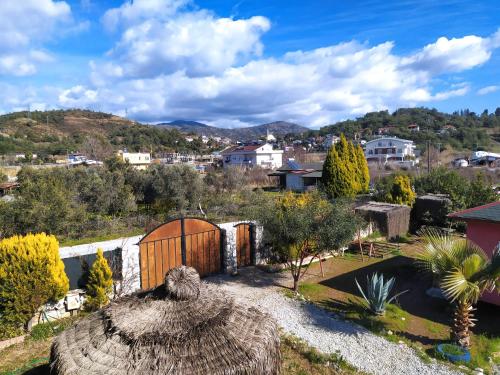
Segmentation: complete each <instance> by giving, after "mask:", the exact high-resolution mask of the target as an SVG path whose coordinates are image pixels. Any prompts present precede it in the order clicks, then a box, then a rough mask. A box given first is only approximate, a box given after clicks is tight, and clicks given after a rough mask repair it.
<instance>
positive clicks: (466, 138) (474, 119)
mask: <svg viewBox="0 0 500 375" xmlns="http://www.w3.org/2000/svg"><path fill="white" fill-rule="evenodd" d="M410 125H418V126H419V131H412V130H411V129H410V128H409V126H410ZM379 131H382V132H383V134H384V135H388V136H397V137H399V138H405V139H411V140H413V141H414V142H416V144H417V145H419V146H421V147H423V146H425V145H426V144H427V142H430V143H431V144H432V145H435V147H438V145H441V146H446V145H449V146H451V147H453V148H454V149H456V150H461V149H465V150H490V151H495V152H498V151H499V150H500V143H499V142H500V108H497V109H496V111H495V112H493V113H488V111H484V112H483V113H481V114H476V113H474V112H472V111H469V110H467V109H464V110H461V111H456V112H453V113H451V114H449V113H444V112H440V111H438V110H436V109H429V108H400V109H398V110H396V111H394V112H392V113H390V112H389V111H379V112H370V113H367V114H365V115H364V116H362V117H359V118H357V119H355V120H346V121H341V122H337V123H335V124H332V125H328V126H324V127H322V128H321V129H320V130H319V135H326V134H336V135H339V134H340V133H344V134H345V135H346V136H347V137H348V138H354V137H355V136H361V137H363V138H365V139H371V138H373V137H375V136H377V135H378V133H379Z"/></svg>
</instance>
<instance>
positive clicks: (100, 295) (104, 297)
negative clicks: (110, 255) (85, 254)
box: [86, 249, 113, 310]
mask: <svg viewBox="0 0 500 375" xmlns="http://www.w3.org/2000/svg"><path fill="white" fill-rule="evenodd" d="M112 287H113V273H112V272H111V268H109V265H108V261H107V260H106V258H104V255H103V252H102V249H98V250H97V258H96V260H95V261H94V263H93V264H92V267H90V271H89V282H88V284H87V301H86V307H87V309H89V310H97V309H100V308H101V307H103V306H104V305H107V304H108V302H109V297H108V295H109V293H111V291H112Z"/></svg>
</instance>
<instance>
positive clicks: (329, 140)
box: [323, 134, 340, 149]
mask: <svg viewBox="0 0 500 375" xmlns="http://www.w3.org/2000/svg"><path fill="white" fill-rule="evenodd" d="M339 141H340V137H337V136H336V135H333V134H328V135H327V136H326V138H325V141H324V142H323V147H324V148H326V149H329V148H330V147H332V146H333V145H334V144H335V143H337V142H339Z"/></svg>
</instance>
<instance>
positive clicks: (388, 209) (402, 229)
mask: <svg viewBox="0 0 500 375" xmlns="http://www.w3.org/2000/svg"><path fill="white" fill-rule="evenodd" d="M355 211H356V213H358V214H359V215H361V216H362V217H363V218H364V219H365V220H366V221H368V222H371V223H373V224H374V225H375V227H376V228H377V229H378V230H379V231H380V232H381V233H382V234H383V235H385V236H387V238H395V237H398V236H403V235H406V233H408V229H409V225H410V207H408V206H405V205H399V204H390V203H383V202H368V203H366V204H364V205H362V206H359V207H357V208H356V209H355Z"/></svg>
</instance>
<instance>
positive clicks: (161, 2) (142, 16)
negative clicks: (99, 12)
mask: <svg viewBox="0 0 500 375" xmlns="http://www.w3.org/2000/svg"><path fill="white" fill-rule="evenodd" d="M188 3H189V0H134V1H132V0H127V1H125V3H123V5H122V6H120V7H119V8H113V9H109V10H108V11H107V12H106V13H105V14H104V16H103V18H102V22H103V23H104V26H105V27H106V28H107V29H108V30H110V31H113V30H115V29H117V28H118V27H119V26H130V25H133V24H135V23H137V22H140V21H142V20H147V19H150V18H157V19H158V18H159V19H164V18H166V17H169V16H171V15H174V14H175V13H176V12H177V11H178V10H179V9H180V8H182V7H184V6H185V5H187V4H188Z"/></svg>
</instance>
